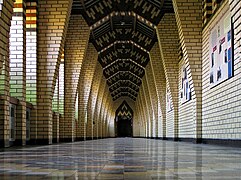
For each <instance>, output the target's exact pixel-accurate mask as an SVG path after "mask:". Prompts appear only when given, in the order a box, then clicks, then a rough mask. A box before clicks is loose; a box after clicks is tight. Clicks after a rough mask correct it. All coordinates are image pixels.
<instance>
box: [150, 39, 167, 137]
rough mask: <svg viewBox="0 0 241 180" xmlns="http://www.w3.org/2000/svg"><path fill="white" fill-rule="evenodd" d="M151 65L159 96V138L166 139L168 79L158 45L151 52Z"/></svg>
mask: <svg viewBox="0 0 241 180" xmlns="http://www.w3.org/2000/svg"><path fill="white" fill-rule="evenodd" d="M150 65H151V68H152V73H153V77H154V82H155V85H156V91H157V94H158V107H159V108H158V111H161V112H160V113H158V126H159V128H160V129H159V132H158V135H159V137H162V138H164V139H165V138H166V78H165V73H164V69H163V64H162V60H161V54H160V48H159V45H158V43H156V44H155V45H154V46H153V48H152V50H151V52H150Z"/></svg>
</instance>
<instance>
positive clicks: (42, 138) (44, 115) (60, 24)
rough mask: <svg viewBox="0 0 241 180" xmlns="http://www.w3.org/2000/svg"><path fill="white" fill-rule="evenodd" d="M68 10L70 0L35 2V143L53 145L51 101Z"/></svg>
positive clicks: (69, 9) (70, 3) (42, 0)
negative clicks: (36, 14)
mask: <svg viewBox="0 0 241 180" xmlns="http://www.w3.org/2000/svg"><path fill="white" fill-rule="evenodd" d="M71 7H72V1H71V0H56V1H48V0H41V1H39V2H38V49H37V50H38V52H37V53H38V55H37V63H38V68H37V107H38V111H37V113H38V114H37V116H38V121H37V128H38V129H37V132H38V136H37V141H38V142H39V143H44V144H51V143H52V99H53V93H54V86H55V84H56V79H57V77H58V72H59V64H60V61H61V55H62V52H63V47H64V43H65V37H66V32H67V29H68V22H69V16H70V13H71ZM56 12H57V13H56Z"/></svg>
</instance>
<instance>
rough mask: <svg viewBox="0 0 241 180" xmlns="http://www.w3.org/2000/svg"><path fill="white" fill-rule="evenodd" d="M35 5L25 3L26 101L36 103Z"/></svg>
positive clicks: (33, 3)
mask: <svg viewBox="0 0 241 180" xmlns="http://www.w3.org/2000/svg"><path fill="white" fill-rule="evenodd" d="M36 87H37V3H36V2H33V1H31V2H27V3H26V101H27V102H30V103H32V104H33V105H36V101H37V88H36Z"/></svg>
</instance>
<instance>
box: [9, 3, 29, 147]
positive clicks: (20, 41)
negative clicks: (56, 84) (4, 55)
mask: <svg viewBox="0 0 241 180" xmlns="http://www.w3.org/2000/svg"><path fill="white" fill-rule="evenodd" d="M9 59H10V96H11V97H15V98H17V99H18V100H19V103H18V104H17V111H16V138H15V142H14V144H16V145H25V144H26V3H25V1H23V0H20V1H17V2H15V3H14V9H13V17H12V21H11V27H10V58H9Z"/></svg>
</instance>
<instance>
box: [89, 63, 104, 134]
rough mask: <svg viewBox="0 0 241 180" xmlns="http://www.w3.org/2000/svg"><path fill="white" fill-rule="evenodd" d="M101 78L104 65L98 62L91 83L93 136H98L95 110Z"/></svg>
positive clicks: (90, 102)
mask: <svg viewBox="0 0 241 180" xmlns="http://www.w3.org/2000/svg"><path fill="white" fill-rule="evenodd" d="M101 78H102V67H101V65H100V64H99V63H97V64H96V68H95V73H94V78H93V81H92V84H91V90H90V101H89V104H90V105H88V106H89V108H90V109H91V110H90V113H91V118H92V120H93V122H94V125H93V137H94V138H97V137H98V123H97V121H96V119H95V111H96V109H97V96H98V92H99V87H100V84H101Z"/></svg>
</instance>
